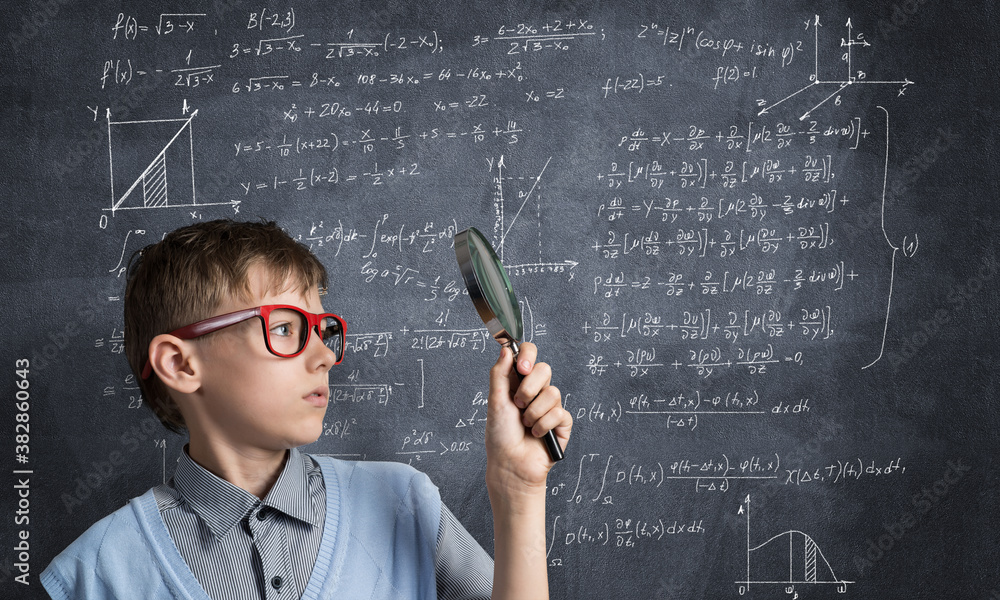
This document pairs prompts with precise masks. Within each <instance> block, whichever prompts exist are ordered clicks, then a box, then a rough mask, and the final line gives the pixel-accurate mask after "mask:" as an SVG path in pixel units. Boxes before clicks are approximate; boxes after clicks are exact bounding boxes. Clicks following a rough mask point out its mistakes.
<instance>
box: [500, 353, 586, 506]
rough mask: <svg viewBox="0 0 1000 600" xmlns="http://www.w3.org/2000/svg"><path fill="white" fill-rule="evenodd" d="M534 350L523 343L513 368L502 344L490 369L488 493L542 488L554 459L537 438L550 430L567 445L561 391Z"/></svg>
mask: <svg viewBox="0 0 1000 600" xmlns="http://www.w3.org/2000/svg"><path fill="white" fill-rule="evenodd" d="M537 353H538V349H537V348H536V347H535V345H534V344H531V343H527V342H526V343H524V344H522V345H521V348H520V354H519V355H518V363H517V366H516V370H515V368H514V364H513V362H514V361H513V353H512V352H511V350H510V348H506V347H505V348H503V349H502V350H501V352H500V358H499V359H498V360H497V362H496V364H495V365H493V368H492V369H490V395H489V410H488V412H487V421H486V484H487V488H488V489H489V490H490V492H491V494H494V493H499V494H502V495H503V496H505V497H507V498H508V500H515V501H516V498H517V497H518V496H519V495H521V494H529V495H530V494H535V493H539V492H541V493H544V492H545V478H546V476H547V475H548V472H549V469H551V468H552V465H553V462H552V459H551V458H549V454H548V451H546V449H545V444H543V443H542V440H541V439H538V438H540V437H542V436H543V435H545V433H546V432H547V431H549V430H550V429H551V430H554V431H555V435H556V440H557V441H558V442H559V446H560V447H561V448H565V447H566V443H567V442H568V441H569V436H570V430H571V429H572V428H573V419H572V417H571V416H570V414H569V412H567V411H566V410H565V409H563V407H562V395H561V394H560V392H559V389H558V388H556V387H555V386H553V385H552V384H551V381H552V369H550V368H549V366H548V365H547V364H545V363H536V362H535V358H536V356H537Z"/></svg>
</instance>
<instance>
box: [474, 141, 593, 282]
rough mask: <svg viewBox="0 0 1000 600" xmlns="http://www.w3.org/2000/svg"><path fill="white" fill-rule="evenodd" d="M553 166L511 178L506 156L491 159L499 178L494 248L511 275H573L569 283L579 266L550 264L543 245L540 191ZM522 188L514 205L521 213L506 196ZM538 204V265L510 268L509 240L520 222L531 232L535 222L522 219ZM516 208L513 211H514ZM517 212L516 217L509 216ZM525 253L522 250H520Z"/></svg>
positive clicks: (566, 262)
mask: <svg viewBox="0 0 1000 600" xmlns="http://www.w3.org/2000/svg"><path fill="white" fill-rule="evenodd" d="M551 162H552V157H551V156H550V157H548V159H546V161H545V164H544V165H542V167H541V170H540V171H539V172H538V174H537V175H535V176H534V177H516V176H511V175H510V174H509V171H508V170H507V169H508V165H507V159H506V157H505V156H503V155H501V156H500V158H499V159H495V160H494V159H491V160H490V161H489V165H490V172H493V170H494V168H495V169H496V174H495V175H494V177H493V186H494V188H493V206H494V211H493V212H494V224H493V240H492V241H493V245H494V247H495V248H496V251H497V254H498V255H499V257H500V262H502V263H503V264H504V266H505V268H506V269H507V272H508V273H509V274H511V275H523V274H525V273H542V272H548V273H566V272H568V273H569V280H570V281H571V280H572V279H573V276H574V275H575V273H573V272H572V270H573V269H574V268H575V267H576V266H577V265H578V264H579V263H578V262H576V261H572V260H563V261H557V262H551V261H546V260H544V259H543V256H542V242H543V239H544V235H543V234H542V228H541V227H542V225H541V223H542V217H541V210H542V204H541V200H540V194H541V192H540V189H539V183H540V182H541V181H542V176H543V175H545V171H546V170H547V169H548V167H549V163H551ZM517 186H521V189H518V190H517V193H516V194H515V195H514V196H515V200H514V203H513V204H514V205H516V206H517V209H516V210H514V211H511V210H509V209H508V206H507V198H505V194H506V195H507V196H508V197H509V196H511V195H512V194H511V192H510V188H511V187H517ZM532 200H534V209H535V222H534V228H535V235H536V237H537V238H538V259H537V261H535V262H523V263H520V264H508V262H507V260H506V255H507V238H508V236H510V234H511V232H512V231H513V230H514V226H515V225H518V224H519V223H518V220H519V219H520V227H521V228H527V227H531V226H532V225H531V222H530V221H529V220H528V218H527V217H526V218H521V216H522V213H524V210H525V207H527V206H528V203H529V201H532ZM510 208H513V207H510ZM510 212H513V216H512V217H508V216H507V215H508V214H509V213H510ZM518 250H521V248H518Z"/></svg>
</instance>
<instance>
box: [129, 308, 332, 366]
mask: <svg viewBox="0 0 1000 600" xmlns="http://www.w3.org/2000/svg"><path fill="white" fill-rule="evenodd" d="M278 309H288V310H293V311H295V312H297V313H299V314H300V315H302V316H304V317H305V318H306V321H307V322H308V324H309V327H308V329H306V337H305V340H303V341H302V347H301V348H299V350H298V352H295V353H293V354H282V353H280V352H278V351H277V350H275V349H274V348H272V347H271V337H270V334H269V333H268V331H267V318H268V317H269V316H270V315H271V313H272V312H273V311H275V310H278ZM254 317H260V323H261V327H263V329H264V345H265V346H266V347H267V351H268V352H270V353H271V354H273V355H275V356H277V357H280V358H294V357H296V356H298V355H300V354H302V353H303V352H305V351H306V346H308V345H309V338H310V337H311V336H312V332H313V329H315V330H316V335H319V324H320V320H322V319H323V318H325V317H333V319H334V320H335V321H337V323H338V324H339V325H340V348H341V351H340V356H339V357H337V359H336V360H335V362H334V363H333V364H334V365H339V364H340V363H341V362H343V361H344V354H345V353H346V352H345V351H346V349H347V348H346V343H347V335H346V331H347V324H346V323H344V319H342V318H340V316H339V315H335V314H333V313H311V312H309V311H306V310H302V309H301V308H299V307H297V306H292V305H290V304H264V305H262V306H256V307H254V308H244V309H243V310H237V311H233V312H229V313H225V314H222V315H216V316H214V317H209V318H207V319H202V320H201V321H196V322H194V323H191V324H190V325H185V326H184V327H181V328H179V329H175V330H173V331H171V332H169V333H168V334H167V335H172V336H174V337H177V338H180V339H182V340H193V339H195V338H199V337H201V336H203V335H208V334H210V333H214V332H216V331H219V330H221V329H225V328H226V327H230V326H232V325H236V324H237V323H242V322H244V321H249V320H250V319H253V318H254ZM320 341H323V338H322V337H321V338H320ZM324 343H325V342H324ZM152 374H153V363H151V362H150V361H149V358H147V359H146V364H145V365H144V366H143V368H142V374H141V375H140V376H141V377H142V379H144V380H145V379H149V377H150V375H152Z"/></svg>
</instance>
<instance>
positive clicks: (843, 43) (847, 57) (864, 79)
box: [757, 15, 914, 121]
mask: <svg viewBox="0 0 1000 600" xmlns="http://www.w3.org/2000/svg"><path fill="white" fill-rule="evenodd" d="M810 26H811V27H812V28H813V37H814V41H813V44H814V58H813V73H812V75H810V76H809V82H810V83H808V84H807V85H805V86H804V87H802V88H800V89H798V90H797V91H795V92H792V93H791V94H789V95H787V96H785V97H784V98H782V99H781V100H778V101H777V102H772V103H767V102H766V101H764V100H758V101H757V104H758V105H759V106H761V107H762V108H761V109H760V112H758V113H757V116H760V115H763V114H765V113H767V112H769V111H770V110H771V109H773V108H774V107H776V106H778V105H779V104H781V103H783V102H785V101H787V100H790V99H792V98H794V97H795V96H798V95H799V94H801V93H802V92H804V91H806V90H809V89H811V88H814V87H818V86H834V85H835V86H837V89H835V90H834V91H833V92H832V93H831V94H829V95H828V96H826V97H825V98H823V99H822V100H821V101H820V102H819V103H818V104H816V105H814V106H813V107H812V108H810V109H809V110H807V111H806V112H805V113H803V114H802V116H800V117H799V120H800V121H804V120H805V119H807V118H809V117H810V116H811V115H812V112H813V111H814V110H816V109H817V108H819V107H820V106H823V105H824V104H826V103H827V102H828V101H830V100H831V99H833V98H837V103H838V104H839V95H840V93H841V92H843V91H844V90H845V89H846V88H848V87H850V86H852V85H855V84H867V85H898V86H900V87H899V90H898V92H897V96H902V95H904V94H905V93H906V88H907V87H909V86H911V85H913V83H914V82H912V81H910V80H909V79H906V78H904V79H902V80H894V81H889V80H876V79H868V74H867V73H865V72H864V71H862V70H860V69H856V68H855V64H854V48H855V47H860V48H867V47H869V46H871V44H870V43H869V42H868V40H867V39H865V35H864V34H863V33H860V32H857V31H855V30H854V24H853V23H852V22H851V19H847V23H845V24H844V26H845V27H846V28H847V35H846V37H843V38H841V39H840V47H841V48H843V49H844V50H843V54H841V60H842V61H843V62H845V63H846V64H847V77H846V78H843V79H832V80H823V79H820V76H819V71H820V65H819V29H820V27H822V26H823V24H822V23H820V20H819V15H816V16H815V18H814V19H812V20H809V21H806V27H807V28H808V27H810Z"/></svg>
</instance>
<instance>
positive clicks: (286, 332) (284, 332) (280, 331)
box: [271, 323, 293, 337]
mask: <svg viewBox="0 0 1000 600" xmlns="http://www.w3.org/2000/svg"><path fill="white" fill-rule="evenodd" d="M292 334H293V332H292V324H291V323H278V324H277V325H272V326H271V335H277V336H281V337H288V336H291V335H292Z"/></svg>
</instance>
